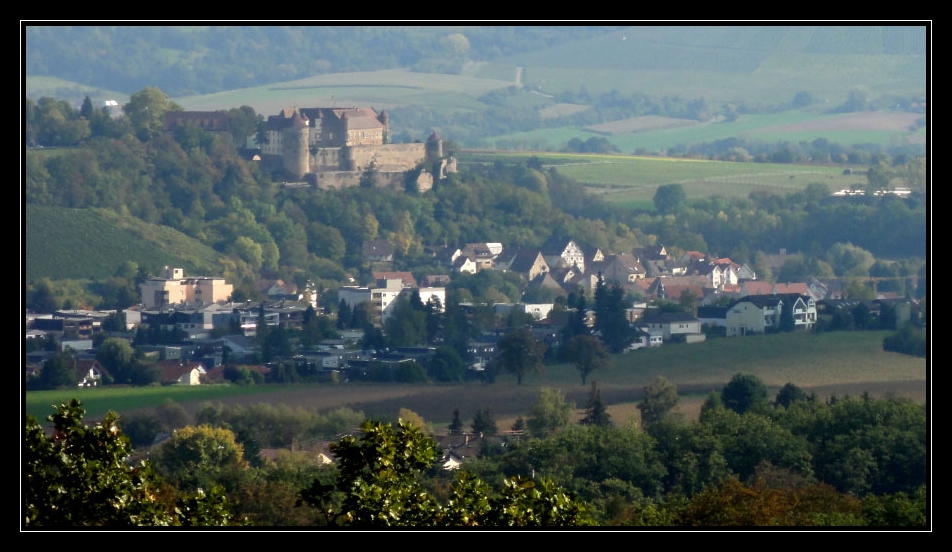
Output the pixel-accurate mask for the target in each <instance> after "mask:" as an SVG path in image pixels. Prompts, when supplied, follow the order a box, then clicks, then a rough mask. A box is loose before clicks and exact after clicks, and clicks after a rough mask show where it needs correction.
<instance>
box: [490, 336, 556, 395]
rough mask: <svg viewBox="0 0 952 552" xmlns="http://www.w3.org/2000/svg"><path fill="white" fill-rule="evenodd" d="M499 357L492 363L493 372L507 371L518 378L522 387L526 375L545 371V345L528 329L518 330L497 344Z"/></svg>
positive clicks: (517, 381)
mask: <svg viewBox="0 0 952 552" xmlns="http://www.w3.org/2000/svg"><path fill="white" fill-rule="evenodd" d="M497 348H498V356H496V358H495V359H493V361H492V362H491V363H490V364H491V368H490V369H491V370H493V372H497V371H500V370H502V371H506V372H509V373H511V374H513V375H515V376H516V383H517V384H518V385H522V378H523V377H524V376H525V375H526V374H533V373H538V372H542V371H543V370H545V364H544V363H543V362H542V359H543V358H544V357H545V345H543V344H542V343H539V342H538V341H536V338H535V336H533V335H532V332H530V331H529V330H527V329H524V328H518V329H515V330H512V331H511V332H509V333H507V334H506V335H504V336H503V337H502V338H500V339H499V342H498V343H497Z"/></svg>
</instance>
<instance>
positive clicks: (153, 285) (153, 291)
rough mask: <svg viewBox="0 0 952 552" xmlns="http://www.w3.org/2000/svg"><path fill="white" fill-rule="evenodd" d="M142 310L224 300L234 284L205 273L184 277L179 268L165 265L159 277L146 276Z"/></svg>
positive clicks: (205, 303) (196, 304)
mask: <svg viewBox="0 0 952 552" xmlns="http://www.w3.org/2000/svg"><path fill="white" fill-rule="evenodd" d="M140 290H141V291H142V307H143V309H145V310H156V309H163V308H167V307H170V306H175V305H181V306H202V305H210V304H212V303H218V302H219V301H227V300H228V299H229V298H230V297H231V294H232V292H233V291H234V286H232V285H231V284H228V283H225V279H224V278H214V277H208V276H198V277H190V278H186V277H185V270H184V269H181V268H169V267H165V269H164V270H163V272H162V275H161V276H157V277H153V278H149V279H148V280H146V281H145V282H143V283H142V285H141V286H140Z"/></svg>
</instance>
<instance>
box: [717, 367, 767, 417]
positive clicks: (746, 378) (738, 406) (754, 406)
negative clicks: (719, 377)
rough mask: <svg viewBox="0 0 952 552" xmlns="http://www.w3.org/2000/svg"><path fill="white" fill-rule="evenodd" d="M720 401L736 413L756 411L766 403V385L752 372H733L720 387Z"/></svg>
mask: <svg viewBox="0 0 952 552" xmlns="http://www.w3.org/2000/svg"><path fill="white" fill-rule="evenodd" d="M721 401H722V402H723V404H724V407H725V408H728V409H730V410H733V411H734V412H737V413H738V414H743V413H745V412H747V411H750V410H754V411H756V410H759V409H760V408H762V407H764V406H766V404H767V386H766V385H764V382H763V381H761V380H760V378H758V377H757V376H754V375H752V374H735V375H734V377H732V378H731V380H730V381H729V382H727V385H725V386H724V388H723V389H721Z"/></svg>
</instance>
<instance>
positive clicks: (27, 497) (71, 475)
mask: <svg viewBox="0 0 952 552" xmlns="http://www.w3.org/2000/svg"><path fill="white" fill-rule="evenodd" d="M85 413H86V412H85V410H84V409H83V408H82V404H81V403H80V401H79V400H77V399H73V400H71V401H70V402H69V404H66V403H63V404H60V405H59V406H57V407H56V412H55V413H54V414H52V415H50V416H48V417H47V420H48V421H49V422H52V424H53V435H52V436H50V435H47V433H46V430H45V429H44V428H43V427H42V426H41V425H40V423H39V422H38V421H37V420H36V418H34V417H32V416H29V415H27V418H26V432H25V444H24V449H23V450H24V453H23V461H24V462H23V487H22V490H23V511H22V512H21V514H22V516H23V517H21V519H22V520H24V523H25V526H26V528H28V529H46V528H58V529H64V528H75V527H112V528H120V527H143V526H169V525H192V526H197V525H202V526H207V525H229V524H231V523H232V521H233V518H232V514H231V512H230V507H229V505H228V503H227V501H226V500H225V498H224V495H223V493H222V490H221V489H220V488H210V489H208V490H207V491H204V490H203V491H201V492H198V493H194V494H190V493H189V494H183V495H178V497H177V498H175V496H176V493H175V492H174V491H171V492H170V490H169V489H167V488H166V485H165V483H164V482H163V481H162V480H161V478H160V477H159V476H158V475H157V474H156V473H155V472H154V471H153V469H152V466H151V464H150V463H149V462H148V461H140V462H138V463H136V464H128V463H127V459H128V458H129V456H130V454H131V453H132V445H131V444H130V442H129V439H128V438H126V436H125V435H123V434H122V433H121V432H120V431H119V428H118V425H117V420H118V415H117V414H115V413H114V412H110V413H108V414H107V415H106V416H105V417H104V418H103V419H102V421H100V422H99V423H97V424H96V425H94V426H93V427H89V426H87V425H85V424H83V417H84V416H85ZM169 497H171V498H169Z"/></svg>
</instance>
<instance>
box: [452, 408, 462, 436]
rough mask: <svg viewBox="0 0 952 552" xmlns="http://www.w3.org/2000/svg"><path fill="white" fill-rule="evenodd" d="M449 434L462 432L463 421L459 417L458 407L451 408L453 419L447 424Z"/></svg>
mask: <svg viewBox="0 0 952 552" xmlns="http://www.w3.org/2000/svg"><path fill="white" fill-rule="evenodd" d="M449 430H450V434H452V435H459V434H460V433H462V432H463V421H462V420H460V418H459V409H458V408H457V409H455V410H453V421H452V422H450V425H449Z"/></svg>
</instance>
